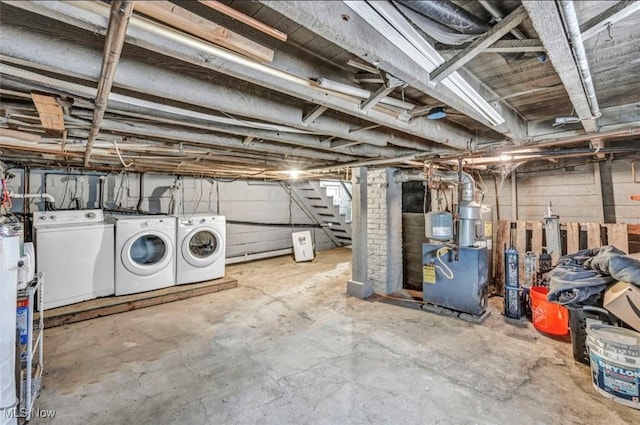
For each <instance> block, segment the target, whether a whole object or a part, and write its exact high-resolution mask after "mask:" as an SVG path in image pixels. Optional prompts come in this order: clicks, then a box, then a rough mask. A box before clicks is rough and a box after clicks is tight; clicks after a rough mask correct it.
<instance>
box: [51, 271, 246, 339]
mask: <svg viewBox="0 0 640 425" xmlns="http://www.w3.org/2000/svg"><path fill="white" fill-rule="evenodd" d="M237 286H238V281H237V280H236V279H229V278H222V279H216V280H210V281H207V282H200V283H193V284H190V285H176V286H171V287H169V288H163V289H158V290H155V291H148V292H143V293H140V294H133V295H122V296H119V297H104V298H98V299H95V300H89V301H83V302H80V303H76V304H72V305H68V306H64V307H58V308H53V309H49V310H46V311H45V313H44V315H45V316H44V327H45V328H52V327H55V326H61V325H66V324H69V323H75V322H81V321H83V320H89V319H95V318H96V317H103V316H109V315H112V314H118V313H124V312H126V311H131V310H137V309H140V308H145V307H151V306H154V305H159V304H165V303H169V302H173V301H179V300H184V299H186V298H191V297H197V296H200V295H205V294H211V293H214V292H219V291H224V290H225V289H231V288H236V287H237Z"/></svg>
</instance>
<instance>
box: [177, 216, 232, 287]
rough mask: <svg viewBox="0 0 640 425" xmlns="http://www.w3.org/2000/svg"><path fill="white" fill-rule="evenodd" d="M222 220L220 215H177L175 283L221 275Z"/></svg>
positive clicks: (223, 235)
mask: <svg viewBox="0 0 640 425" xmlns="http://www.w3.org/2000/svg"><path fill="white" fill-rule="evenodd" d="M225 223H226V220H225V218H224V216H220V215H211V214H194V215H192V216H190V217H189V218H188V219H186V218H184V217H178V238H177V245H176V246H177V250H178V254H177V255H176V257H177V264H176V284H178V285H182V284H186V283H194V282H202V281H205V280H211V279H217V278H220V277H224V267H225V247H226V240H225V238H226V226H225Z"/></svg>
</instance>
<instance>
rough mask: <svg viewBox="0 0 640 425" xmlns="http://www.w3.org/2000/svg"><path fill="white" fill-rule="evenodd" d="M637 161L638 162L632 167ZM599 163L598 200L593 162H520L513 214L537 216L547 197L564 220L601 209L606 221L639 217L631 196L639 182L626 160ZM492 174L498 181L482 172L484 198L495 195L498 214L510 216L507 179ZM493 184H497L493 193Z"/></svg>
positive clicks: (596, 215) (586, 217) (491, 200)
mask: <svg viewBox="0 0 640 425" xmlns="http://www.w3.org/2000/svg"><path fill="white" fill-rule="evenodd" d="M639 167H640V164H638V166H637V167H636V168H639ZM599 168H600V179H599V180H600V184H601V191H602V203H600V199H599V195H598V187H597V181H598V179H597V178H596V175H595V171H596V170H595V168H594V165H593V164H585V165H575V166H570V167H561V166H550V167H548V169H547V170H535V171H529V170H527V169H526V168H525V167H520V168H518V169H517V170H516V175H517V185H516V188H517V195H518V200H517V201H518V202H517V203H518V205H517V212H518V219H520V220H541V219H542V217H543V216H544V215H545V213H546V212H547V205H548V203H549V202H551V203H552V206H553V212H554V213H555V214H558V215H559V216H560V221H561V222H563V223H566V222H572V221H577V222H581V223H597V222H600V221H601V219H600V217H601V215H602V212H601V210H604V211H603V213H604V217H605V222H606V223H627V224H638V223H640V202H638V201H632V200H631V199H630V196H631V195H634V194H639V193H640V184H638V183H634V182H633V178H632V174H631V160H625V159H620V160H615V161H603V162H601V163H600V166H599ZM474 177H475V175H474ZM636 178H640V176H637V177H636ZM497 180H498V184H497V185H494V182H493V177H492V176H491V175H489V174H486V173H483V182H484V187H485V188H486V192H485V199H484V203H485V204H489V205H493V206H495V205H496V198H498V201H499V202H498V203H499V205H500V215H499V218H501V219H505V220H511V216H512V208H513V205H512V199H511V183H512V182H511V179H510V177H506V178H505V179H504V181H501V179H500V177H498V178H497ZM501 183H502V184H501ZM496 186H497V187H498V188H499V190H498V196H496V189H495V187H496ZM497 218H498V217H497V211H496V210H495V209H494V219H497Z"/></svg>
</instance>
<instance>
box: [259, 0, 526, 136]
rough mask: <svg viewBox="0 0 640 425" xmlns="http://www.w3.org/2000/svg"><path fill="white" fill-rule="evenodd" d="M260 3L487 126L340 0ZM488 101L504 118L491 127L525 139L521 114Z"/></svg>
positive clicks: (481, 88)
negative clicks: (500, 122)
mask: <svg viewBox="0 0 640 425" xmlns="http://www.w3.org/2000/svg"><path fill="white" fill-rule="evenodd" d="M261 3H263V4H265V5H266V6H268V7H269V8H271V9H273V10H275V11H277V12H279V13H280V14H282V15H284V16H286V17H287V18H289V19H291V20H293V21H294V22H296V23H298V24H300V25H302V26H304V27H306V28H308V29H309V30H311V31H313V32H315V33H316V34H318V35H320V36H321V37H323V38H325V39H327V40H329V41H331V42H333V43H335V44H337V45H339V46H341V47H342V48H344V49H346V50H347V51H349V52H350V53H352V54H354V55H356V56H358V57H360V58H362V59H363V60H364V61H366V62H368V63H369V64H373V63H375V64H376V67H378V68H380V69H383V70H385V71H386V72H388V73H390V74H392V75H394V76H395V77H397V78H399V79H401V80H403V81H405V82H406V83H407V84H409V86H412V87H415V88H417V89H419V90H421V91H423V92H424V93H426V94H428V95H429V96H432V97H434V98H436V99H437V100H438V101H440V102H442V103H444V104H446V105H449V106H451V107H453V108H454V109H456V110H458V111H460V112H462V113H464V114H466V115H468V116H470V117H472V118H474V119H476V120H478V121H479V122H481V123H483V124H486V125H488V126H491V124H490V123H489V122H488V121H487V120H486V119H485V118H483V117H481V116H480V115H479V114H477V113H476V112H474V111H473V110H472V109H471V108H470V107H469V105H467V104H465V103H464V102H462V101H461V100H460V99H459V98H458V97H457V96H455V95H454V94H453V93H452V91H451V90H449V89H447V88H446V87H443V86H442V85H440V84H438V85H434V84H433V82H431V81H429V78H428V75H427V74H426V73H425V71H424V69H423V68H422V67H421V66H419V65H418V64H417V63H416V62H414V61H413V60H412V59H411V58H410V57H409V56H407V55H406V54H404V53H403V52H402V51H400V50H399V49H397V48H396V47H395V46H394V45H393V44H391V43H390V42H389V41H388V40H387V39H385V38H384V37H383V36H382V35H381V34H380V33H379V32H378V31H376V29H375V28H373V27H372V26H371V25H370V24H369V23H367V22H366V21H365V20H363V19H362V18H360V17H359V16H358V15H357V14H355V13H354V12H353V11H352V10H351V9H350V8H349V7H347V6H346V5H345V4H344V3H343V2H338V1H328V2H309V1H286V2H285V1H266V0H261ZM343 17H346V18H343ZM461 75H463V78H464V79H465V80H466V81H467V83H468V84H469V85H470V86H471V87H472V88H473V89H475V90H476V91H477V92H478V94H479V95H480V96H481V97H483V98H485V99H488V98H497V96H496V95H495V93H493V91H492V90H490V89H489V88H488V87H487V86H485V85H484V84H482V83H481V82H480V81H479V80H477V79H475V78H467V75H466V74H463V73H461ZM491 105H492V106H493V107H494V108H495V109H496V110H497V111H499V113H500V114H501V115H502V117H503V118H504V119H505V122H504V123H503V124H501V125H498V126H496V127H492V128H493V129H494V130H496V131H498V132H500V133H502V134H504V135H506V136H507V137H511V138H513V139H515V140H518V141H523V140H525V139H526V126H525V122H524V120H523V119H522V117H520V116H519V115H518V114H517V113H516V112H515V110H513V108H511V106H509V105H508V104H507V103H506V102H502V101H494V102H491ZM414 121H417V120H412V122H414Z"/></svg>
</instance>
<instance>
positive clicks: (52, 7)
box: [7, 1, 475, 149]
mask: <svg viewBox="0 0 640 425" xmlns="http://www.w3.org/2000/svg"><path fill="white" fill-rule="evenodd" d="M7 3H8V4H11V5H13V6H16V7H19V8H21V9H25V10H28V11H31V12H34V13H37V14H41V15H44V16H48V17H51V18H53V19H57V20H60V21H62V22H66V23H69V24H71V25H74V26H77V27H79V28H83V29H87V28H90V29H91V30H92V31H94V32H98V33H101V34H104V33H105V30H106V28H104V15H105V5H103V4H101V3H84V2H83V3H79V4H78V6H81V7H82V8H80V7H75V6H74V4H73V3H71V4H68V3H62V2H55V1H51V2H44V3H38V4H35V3H32V2H20V1H9V2H7ZM107 10H108V7H107ZM127 42H129V43H132V44H134V45H137V46H140V47H143V48H145V49H149V50H152V51H155V52H157V53H160V54H163V55H166V56H170V57H173V58H175V59H179V60H184V61H187V62H190V63H193V64H195V65H198V66H201V67H204V68H208V69H211V70H214V71H217V72H221V73H224V74H226V75H229V76H232V77H234V78H239V79H241V80H244V81H248V82H251V83H254V84H257V85H260V86H262V87H266V88H269V89H272V90H276V91H279V92H282V93H285V94H288V95H291V96H294V97H297V98H300V99H304V100H306V101H311V102H313V103H316V104H319V105H324V106H327V107H329V108H331V109H335V110H337V111H340V112H343V113H345V114H348V115H352V116H354V117H358V118H361V119H366V120H368V121H373V122H376V123H378V124H381V125H383V126H386V127H389V128H393V129H395V130H399V131H403V132H406V133H409V134H412V135H414V136H417V137H420V138H425V139H428V140H432V141H435V142H437V143H441V144H443V145H445V146H450V147H454V148H458V149H465V148H466V146H467V144H468V141H469V140H472V139H474V137H475V135H474V134H473V133H472V132H470V131H468V130H466V129H463V128H461V127H458V126H456V125H453V124H449V123H437V124H435V123H433V122H430V121H429V120H426V119H416V120H411V121H410V122H405V121H402V120H398V119H397V118H396V117H395V116H394V115H393V114H390V113H389V112H388V111H387V112H384V111H380V110H376V109H373V110H370V111H366V112H363V111H361V110H360V107H359V103H360V100H359V99H356V98H352V97H350V96H337V95H335V93H333V92H330V91H329V92H327V91H323V90H320V89H318V88H317V87H314V85H313V84H312V82H311V81H310V80H309V79H308V78H303V77H300V76H296V75H293V74H290V73H288V72H284V71H281V70H278V69H276V68H275V67H266V65H263V64H258V63H256V62H253V61H250V60H248V59H246V58H245V60H242V59H241V57H240V56H238V55H237V54H235V53H232V52H228V51H225V50H223V49H220V48H218V47H216V46H213V45H210V44H208V43H205V42H203V41H200V40H197V39H194V38H192V37H190V36H188V35H185V34H180V33H179V32H177V31H175V30H172V29H170V28H165V27H162V26H160V25H158V24H155V23H153V22H151V21H148V20H146V19H143V18H140V17H136V16H133V17H132V18H131V20H130V23H129V28H128V31H127ZM76 47H77V46H74V48H76ZM283 68H287V67H286V66H284V67H283ZM301 117H302V114H300V113H298V114H297V120H298V121H297V125H298V126H301V122H300V119H301ZM322 118H323V119H324V117H322ZM381 136H382V135H381V134H380V133H377V134H376V133H375V132H374V133H371V134H367V135H366V137H367V139H368V140H369V142H371V141H372V140H373V139H376V138H377V139H378V141H379V142H380V141H382V142H384V139H385V137H384V136H382V137H381ZM338 137H341V136H339V135H338ZM394 140H395V142H396V144H398V145H400V146H404V147H411V146H416V145H415V144H414V143H409V144H406V143H404V144H403V140H402V139H401V138H395V139H394ZM364 143H367V142H366V141H365V142H364ZM410 145H411V146H410Z"/></svg>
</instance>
